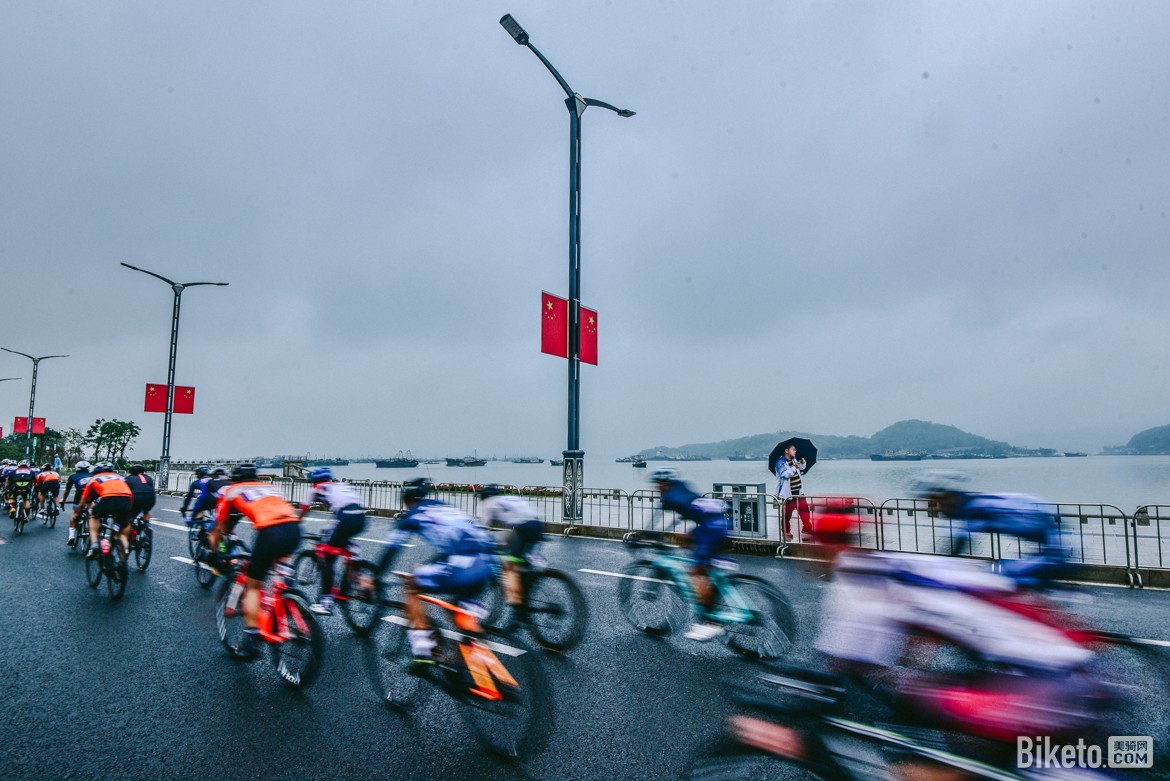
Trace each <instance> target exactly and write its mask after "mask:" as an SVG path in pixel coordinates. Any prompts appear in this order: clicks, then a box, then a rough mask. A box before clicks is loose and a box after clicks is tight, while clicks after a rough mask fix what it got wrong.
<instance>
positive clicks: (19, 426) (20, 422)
mask: <svg viewBox="0 0 1170 781" xmlns="http://www.w3.org/2000/svg"><path fill="white" fill-rule="evenodd" d="M12 433H13V434H27V433H28V418H14V419H13V421H12Z"/></svg>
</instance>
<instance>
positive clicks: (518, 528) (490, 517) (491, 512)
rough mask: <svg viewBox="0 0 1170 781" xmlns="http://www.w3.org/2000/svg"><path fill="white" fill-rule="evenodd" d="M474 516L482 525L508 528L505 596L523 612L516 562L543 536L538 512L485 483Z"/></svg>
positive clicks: (505, 560)
mask: <svg viewBox="0 0 1170 781" xmlns="http://www.w3.org/2000/svg"><path fill="white" fill-rule="evenodd" d="M476 516H477V517H478V518H479V521H480V523H481V524H483V525H484V526H488V525H490V524H491V523H493V522H495V523H502V524H504V525H505V526H507V527H508V529H509V532H508V539H507V541H506V542H505V547H506V548H507V551H508V555H507V556H504V557H503V562H504V598H505V599H506V600H507V602H508V604H509V605H511V606H512V607H513V608H516V609H517V610H521V611H522V610H523V606H524V594H523V593H522V588H521V583H520V573H519V572H518V571H517V569H516V564H517V563H519V562H523V561H524V560H525V558H526V557H527V556H528V551H530V550H532V549H533V548H534V547H536V545H537V544H538V543H539V542H540V541H541V540H543V539H544V524H543V523H542V522H541V516H540V512H539V511H537V509H536V508H535V507H533V506H532V503H531V502H529V501H528V500H526V499H521V498H520V497H519V496H514V495H509V494H505V493H504V489H503V488H501V487H500V486H498V485H485V486H483V487H482V488H480V489H479V506H478V508H477V509H476Z"/></svg>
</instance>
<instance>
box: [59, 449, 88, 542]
mask: <svg viewBox="0 0 1170 781" xmlns="http://www.w3.org/2000/svg"><path fill="white" fill-rule="evenodd" d="M74 469H75V470H76V471H75V472H74V473H73V474H71V475H69V479H68V480H66V481H65V495H64V496H62V497H61V502H60V504H61V506H62V507H64V506H65V503H66V502H67V501H69V492H70V491H73V510H74V512H73V514H72V515H70V516H69V539H67V540H65V544H66V545H68V546H69V547H70V548H72V547H75V546H76V545H77V512H76V510H77V505H78V504H80V503H81V492H82V491H84V490H85V484H86V483H88V482H89V479H90V477H92V475H91V474H90V472H89V462H88V461H86V460H85V459H82V460H81V461H78V462H77V465H76V466H75V467H74Z"/></svg>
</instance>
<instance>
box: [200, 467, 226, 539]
mask: <svg viewBox="0 0 1170 781" xmlns="http://www.w3.org/2000/svg"><path fill="white" fill-rule="evenodd" d="M231 484H232V479H231V478H230V477H228V473H227V470H226V469H224V468H223V467H222V466H220V467H216V468H215V470H213V471H212V473H211V474H210V475H208V476H207V477H206V478H203V479H202V480H201V484H200V485H199V487H198V491H199V494H198V495H197V496H196V497H195V501H194V502H192V503H191V519H192V521H193V522H201V523H202V524H203V531H205V532H209V531H211V527H213V526H215V505H216V503H217V502H218V501H219V495H220V492H221V491H222V490H223V489H224V488H227V487H228V486H229V485H231Z"/></svg>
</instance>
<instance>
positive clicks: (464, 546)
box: [382, 477, 494, 664]
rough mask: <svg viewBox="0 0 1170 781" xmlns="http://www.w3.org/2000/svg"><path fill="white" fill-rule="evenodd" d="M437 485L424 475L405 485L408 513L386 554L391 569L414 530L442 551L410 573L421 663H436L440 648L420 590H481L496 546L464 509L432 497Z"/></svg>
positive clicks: (415, 646)
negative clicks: (397, 554) (429, 495)
mask: <svg viewBox="0 0 1170 781" xmlns="http://www.w3.org/2000/svg"><path fill="white" fill-rule="evenodd" d="M433 489H434V486H432V485H431V484H430V483H429V482H428V481H427V480H426V478H423V477H416V478H414V479H413V480H408V481H406V482H405V483H404V484H403V485H402V503H403V505H405V506H406V515H404V516H402V518H400V519H399V520H398V525H397V527H396V528H395V530H394V532H393V533H392V534H391V535H390V539H389V540H388V541H387V545H386V552H385V554H384V555H383V558H382V568H385V567H386V566H388V564H389V562H390V561H391V559H392V558H393V556H394V555H395V553H396V552H397V550H398V549H399V548H400V547H401V546H402V544H403V543H404V542H406V540H407V538H408V537H409V536H410V535H411V533H415V534H418V535H419V536H421V537H422V538H423V539H424V540H426V541H427V542H428V543H429V544H430V545H432V546H433V547H435V548H436V549H437V550H438V554H439V555H438V558H436V559H435V560H434V561H432V562H430V563H428V564H423V565H421V566H418V567H415V568H414V572H413V573H412V574H411V575H409V576H408V577H407V578H406V615H407V617H408V618H409V619H410V629H409V630H408V632H407V635H408V636H409V637H410V650H411V653H412V654H413V656H414V661H415V663H416V664H433V663H434V652H435V649H436V647H437V643H436V641H435V636H434V633H433V632H432V631H431V628H430V622H429V621H428V620H427V614H426V611H425V610H423V605H422V601H421V600H420V599H419V598H418V595H419V594H420V593H422V592H447V593H454V594H457V595H471V594H476V593H478V592H479V591H480V590H481V589H482V588H483V585H484V584H485V583H486V582H487V580H488V578H490V577H491V575H492V563H491V562H492V558H491V551H492V550H493V547H494V546H493V545H492V541H491V538H490V537H489V536H488V534H487V532H485V531H484V530H483V529H481V528H480V527H479V526H477V525H476V524H475V519H474V518H472V517H471V516H470V515H468V514H467V513H465V512H463V511H462V510H458V509H456V508H454V507H452V506H451V505H449V504H445V503H443V502H440V501H438V500H437V499H428V498H427V494H429V493H430V492H431V491H432V490H433Z"/></svg>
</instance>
